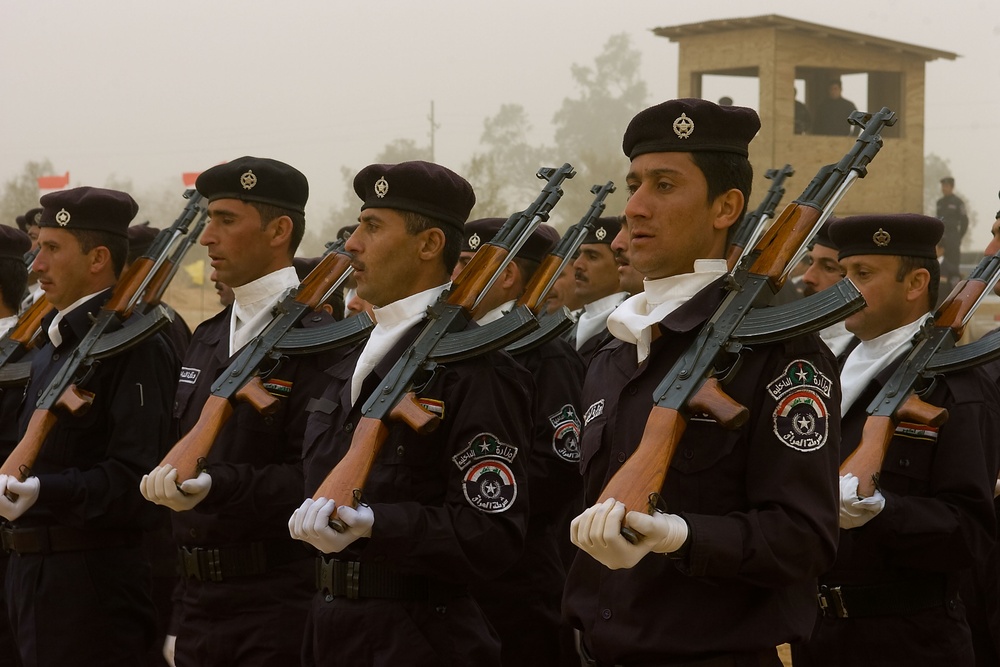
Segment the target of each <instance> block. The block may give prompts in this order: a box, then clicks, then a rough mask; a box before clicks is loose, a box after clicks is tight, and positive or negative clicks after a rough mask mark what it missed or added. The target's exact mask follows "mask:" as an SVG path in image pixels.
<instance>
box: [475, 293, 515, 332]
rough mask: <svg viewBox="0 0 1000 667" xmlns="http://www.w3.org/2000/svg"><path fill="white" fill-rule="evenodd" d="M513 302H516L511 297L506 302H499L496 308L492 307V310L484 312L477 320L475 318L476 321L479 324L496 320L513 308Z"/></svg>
mask: <svg viewBox="0 0 1000 667" xmlns="http://www.w3.org/2000/svg"><path fill="white" fill-rule="evenodd" d="M515 303H517V302H516V301H514V300H513V299H511V300H510V301H508V302H507V303H501V304H500V305H499V306H497V307H496V308H494V309H493V310H491V311H490V312H488V313H486V314H485V315H483V316H482V317H480V318H479V319H478V320H476V322H477V323H478V324H479V326H483V325H486V324H489V323H490V322H496V321H497V320H499V319H500V318H501V317H503V316H504V315H506V314H507V313H509V312H510V311H512V310H514V304H515Z"/></svg>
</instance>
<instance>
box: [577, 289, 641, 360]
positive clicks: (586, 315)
mask: <svg viewBox="0 0 1000 667" xmlns="http://www.w3.org/2000/svg"><path fill="white" fill-rule="evenodd" d="M626 297H628V292H616V293H615V294H611V295H610V296H606V297H603V298H600V299H598V300H597V301H591V302H590V303H588V304H587V305H585V306H584V307H583V312H582V313H580V317H579V319H577V321H576V349H578V350H579V349H580V347H582V346H583V344H584V343H586V342H587V341H588V340H590V339H591V338H592V337H593V336H596V335H597V334H598V333H600V332H601V331H603V330H604V327H605V325H606V324H607V322H608V315H610V314H611V313H613V312H614V310H615V308H617V307H618V306H619V305H620V304H621V303H622V302H623V301H624V300H625V299H626Z"/></svg>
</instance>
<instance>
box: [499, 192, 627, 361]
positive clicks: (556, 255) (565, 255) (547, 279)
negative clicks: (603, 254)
mask: <svg viewBox="0 0 1000 667" xmlns="http://www.w3.org/2000/svg"><path fill="white" fill-rule="evenodd" d="M590 191H591V192H592V193H594V201H592V202H591V203H590V208H588V209H587V212H586V213H585V214H584V216H583V217H582V218H580V220H579V222H577V223H576V224H575V225H573V226H571V227H570V228H569V229H567V230H566V233H565V234H563V237H562V238H561V239H559V243H557V244H556V247H555V248H553V249H552V251H551V252H549V254H548V255H547V256H546V257H545V259H543V260H542V263H541V264H540V265H539V266H538V268H537V269H536V270H535V272H534V273H533V274H532V276H531V280H529V281H528V284H527V285H526V286H525V288H524V293H522V294H521V297H520V298H519V299H518V300H517V303H516V304H515V307H516V306H527V307H528V308H529V309H530V310H531V312H532V313H534V314H535V317H537V318H538V329H537V330H535V331H533V332H532V333H530V334H528V335H527V336H525V337H524V338H521V339H520V340H518V341H517V342H515V343H512V344H510V345H508V346H507V351H508V352H510V353H511V354H522V353H524V352H527V351H529V350H533V349H534V348H536V347H538V346H539V345H542V344H544V343H546V342H547V341H549V340H551V339H552V338H554V337H556V336H558V335H559V334H561V333H562V332H563V331H565V330H566V329H568V328H569V327H571V326H573V318H572V316H571V315H570V314H569V311H568V310H567V309H566V307H565V306H563V307H562V308H560V309H559V310H557V311H555V312H554V313H551V314H545V315H541V316H539V312H540V311H541V310H542V308H543V307H544V306H545V297H547V296H548V294H549V291H550V290H551V289H552V285H554V284H555V282H556V280H557V279H558V278H559V276H560V275H561V274H562V272H563V268H564V267H565V266H566V264H567V263H568V262H569V261H570V259H572V257H573V255H575V254H576V252H577V251H578V250H579V249H580V246H581V245H583V240H584V239H585V238H587V234H589V233H590V232H591V231H593V229H594V223H595V222H596V221H597V219H598V218H600V217H601V215H602V214H603V213H604V209H605V207H606V206H607V204H606V203H605V201H604V200H605V199H606V198H607V196H608V195H609V194H611V193H612V192H614V191H615V184H614V183H612V182H611V181H608V182H607V183H605V184H604V185H594V186H593V187H591V188H590Z"/></svg>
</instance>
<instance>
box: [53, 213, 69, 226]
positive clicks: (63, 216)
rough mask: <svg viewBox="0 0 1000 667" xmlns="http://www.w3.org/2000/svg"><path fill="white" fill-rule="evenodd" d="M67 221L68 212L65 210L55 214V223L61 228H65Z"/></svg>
mask: <svg viewBox="0 0 1000 667" xmlns="http://www.w3.org/2000/svg"><path fill="white" fill-rule="evenodd" d="M69 219H70V215H69V211H67V210H66V209H60V210H59V212H58V213H56V222H58V223H59V225H60V226H62V227H65V226H66V225H68V224H69Z"/></svg>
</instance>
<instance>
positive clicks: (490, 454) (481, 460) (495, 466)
mask: <svg viewBox="0 0 1000 667" xmlns="http://www.w3.org/2000/svg"><path fill="white" fill-rule="evenodd" d="M516 456H517V447H512V446H511V445H508V444H506V443H503V442H500V439H499V438H497V437H496V436H495V435H493V434H492V433H480V434H479V435H477V436H476V437H474V438H473V439H472V440H471V441H470V442H469V445H468V446H467V447H466V448H465V449H463V450H462V451H461V452H459V453H458V454H456V455H455V456H453V457H451V460H452V461H453V462H454V463H455V465H456V466H458V469H459V470H462V471H463V472H464V474H463V476H462V491H463V493H464V494H465V499H466V500H467V501H468V502H469V504H470V505H472V506H473V507H475V508H476V509H478V510H481V511H483V512H487V513H489V514H499V513H500V512H505V511H506V510H507V509H508V508H510V506H511V505H513V504H514V500H515V499H516V498H517V480H516V479H515V477H514V472H513V470H511V467H510V464H511V463H513V461H514V458H515V457H516Z"/></svg>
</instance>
